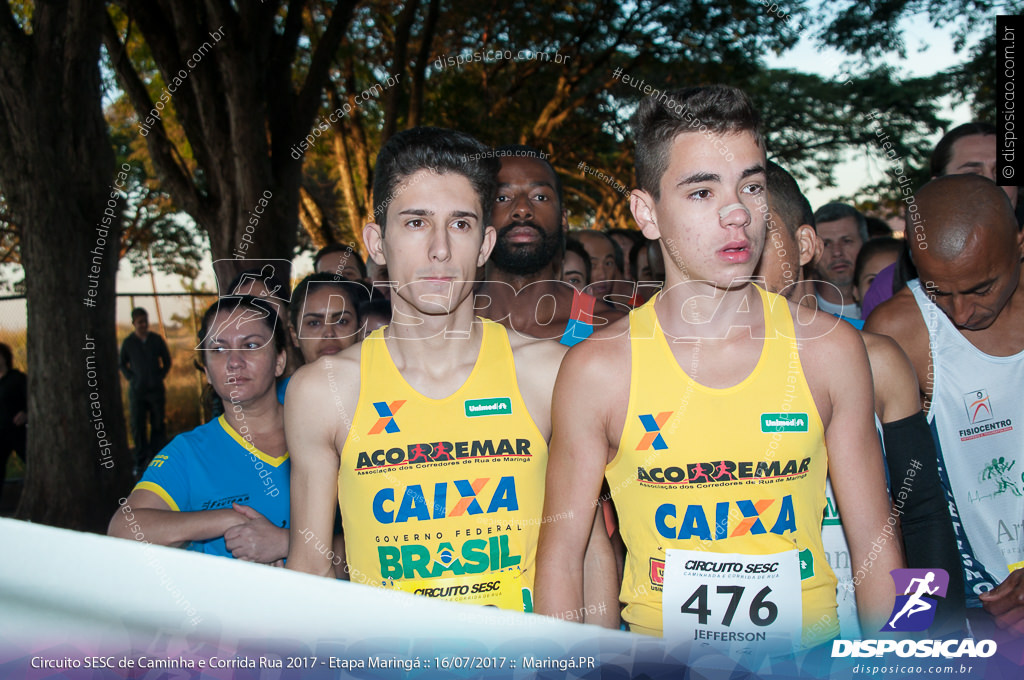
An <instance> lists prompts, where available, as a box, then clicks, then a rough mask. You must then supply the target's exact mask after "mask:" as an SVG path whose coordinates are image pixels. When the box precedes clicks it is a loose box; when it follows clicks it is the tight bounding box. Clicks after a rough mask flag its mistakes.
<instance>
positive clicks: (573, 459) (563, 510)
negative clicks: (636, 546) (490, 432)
mask: <svg viewBox="0 0 1024 680" xmlns="http://www.w3.org/2000/svg"><path fill="white" fill-rule="evenodd" d="M585 356H586V355H584V354H581V353H580V352H579V351H576V350H571V351H570V352H569V353H568V354H567V355H566V357H565V360H564V361H563V362H562V368H561V370H560V371H559V374H558V379H557V381H556V382H555V389H554V395H553V397H552V409H551V410H552V435H551V446H550V450H549V457H548V470H547V481H546V487H545V494H544V516H546V517H561V518H562V519H559V520H558V521H555V522H546V523H544V524H542V525H541V528H540V540H539V544H538V546H537V578H536V588H537V612H538V613H540V614H546V615H549V616H559V617H563V618H570V619H572V618H574V617H576V618H578V614H575V613H577V612H580V611H581V610H583V609H584V593H583V590H584V587H583V581H584V577H583V574H584V557H585V555H586V551H587V544H588V542H589V541H590V537H591V535H592V530H593V528H594V524H595V522H594V514H595V513H596V512H597V509H598V504H597V502H596V501H597V497H598V495H599V493H600V490H601V480H602V479H603V477H604V468H605V461H606V459H607V452H608V447H609V445H608V437H607V434H606V431H605V418H604V416H603V405H602V404H600V403H599V402H600V395H601V394H602V393H603V388H602V387H601V386H600V385H599V384H595V383H599V381H600V372H599V371H594V370H588V366H587V362H586V360H585V359H584V357H585ZM595 547H596V546H595ZM612 566H614V565H612ZM591 573H592V574H593V576H594V580H592V581H591V583H590V584H589V585H590V586H592V587H593V588H594V589H596V590H592V591H591V592H597V593H605V592H609V590H614V588H615V580H616V579H615V569H614V568H607V569H597V570H593V571H592V572H591ZM588 589H589V588H588ZM616 601H617V600H616Z"/></svg>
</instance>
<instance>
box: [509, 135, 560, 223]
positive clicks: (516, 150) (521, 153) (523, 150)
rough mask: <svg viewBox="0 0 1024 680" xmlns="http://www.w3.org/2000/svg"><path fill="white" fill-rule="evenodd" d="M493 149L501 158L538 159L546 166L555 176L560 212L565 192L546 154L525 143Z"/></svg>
mask: <svg viewBox="0 0 1024 680" xmlns="http://www.w3.org/2000/svg"><path fill="white" fill-rule="evenodd" d="M494 151H495V154H496V155H497V156H499V157H502V158H506V157H507V158H529V159H531V160H535V161H540V162H541V163H543V164H544V165H546V166H548V170H550V171H551V176H552V177H554V178H555V196H557V197H558V212H562V206H563V205H564V204H565V194H564V192H563V191H562V178H561V177H559V176H558V171H557V170H555V166H553V165H551V161H549V160H548V159H547V155H546V154H544V153H543V152H542V151H541V150H540V149H537V148H535V147H532V146H527V145H526V144H506V145H505V146H499V147H498V148H497V149H495V150H494ZM499 169H500V161H499Z"/></svg>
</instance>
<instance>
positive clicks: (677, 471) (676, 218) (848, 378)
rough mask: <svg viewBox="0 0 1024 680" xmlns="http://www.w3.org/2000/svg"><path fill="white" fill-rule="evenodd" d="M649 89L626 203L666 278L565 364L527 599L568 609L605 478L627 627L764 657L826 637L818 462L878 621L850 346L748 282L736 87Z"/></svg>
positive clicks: (743, 147) (750, 185)
mask: <svg viewBox="0 0 1024 680" xmlns="http://www.w3.org/2000/svg"><path fill="white" fill-rule="evenodd" d="M666 94H667V95H668V96H669V97H670V102H669V103H670V104H672V106H671V108H670V107H668V106H666V105H665V104H664V103H662V102H661V101H659V100H658V99H655V98H653V97H652V98H648V99H646V100H644V101H642V102H641V104H640V108H639V111H638V113H637V118H636V123H635V126H636V127H635V136H636V141H637V149H636V167H637V184H638V186H639V189H637V190H635V191H634V192H633V194H632V196H631V201H630V208H631V210H632V212H633V216H634V218H635V219H636V221H637V223H638V225H639V226H640V228H641V229H642V231H643V233H644V235H645V236H647V237H648V238H651V239H659V240H660V247H661V251H662V254H663V256H664V259H665V265H666V277H667V278H666V282H665V288H664V291H663V292H661V293H659V294H658V295H657V296H656V297H655V298H653V299H652V300H651V301H650V302H648V303H647V304H646V305H644V306H643V307H640V308H638V309H636V310H634V311H633V312H632V313H631V314H630V315H629V318H628V319H623V320H621V321H618V322H616V323H615V324H613V325H611V326H610V327H608V328H606V329H601V330H599V331H598V332H596V333H595V334H594V336H593V337H592V338H591V339H590V340H589V341H588V342H587V343H585V344H584V345H582V346H581V347H580V348H578V349H572V350H570V351H569V353H568V354H567V355H566V358H565V361H564V362H563V365H562V368H561V372H560V374H559V377H558V380H557V383H556V386H555V395H554V400H553V404H554V406H553V412H552V419H553V433H552V441H551V457H550V462H549V465H548V476H547V489H548V494H547V498H546V504H545V513H548V514H550V513H563V514H565V515H568V516H569V517H571V519H567V520H563V521H558V522H552V523H548V524H546V525H544V527H543V528H542V531H541V536H540V547H539V548H538V556H537V605H538V607H537V608H538V611H539V612H540V613H544V614H554V615H557V614H558V613H559V612H561V611H564V610H572V609H576V608H578V607H579V606H580V605H579V602H580V598H581V593H582V588H581V574H582V568H581V565H582V556H583V549H584V547H585V546H586V543H587V536H588V529H589V524H588V522H589V518H590V513H592V512H593V508H594V499H595V498H596V496H597V494H598V492H599V489H600V487H601V478H602V476H604V477H607V480H608V484H609V486H610V488H611V497H612V500H613V502H614V503H615V505H616V508H617V510H618V513H619V521H620V530H621V532H622V537H623V540H624V541H625V544H626V548H627V558H626V566H625V572H624V576H623V582H622V584H621V590H620V595H619V599H620V600H621V601H622V602H623V604H624V605H625V608H624V609H623V612H622V616H623V618H624V619H625V621H626V623H627V624H628V625H629V627H630V630H632V631H634V632H639V633H646V634H650V635H664V636H665V637H666V638H673V639H675V640H679V641H684V640H690V641H698V642H700V643H709V644H712V645H715V646H724V645H728V644H733V643H750V644H751V645H752V646H755V647H757V648H769V647H771V648H773V649H775V650H778V651H780V652H785V651H791V650H799V649H801V648H807V647H811V646H815V645H817V644H820V643H821V642H824V641H826V640H829V639H830V638H832V637H835V636H836V635H837V634H838V618H837V616H836V590H835V589H836V580H835V576H834V575H833V573H832V571H831V569H830V568H829V566H828V563H827V562H826V560H825V556H824V554H823V552H822V542H821V518H822V511H823V509H824V506H825V476H826V472H831V474H832V479H833V481H834V486H835V491H836V496H837V499H838V502H839V505H840V511H841V512H842V513H844V516H845V517H849V518H850V519H849V523H848V526H847V534H848V539H849V544H850V551H851V553H852V558H853V561H854V562H856V563H860V562H861V561H862V560H864V559H867V558H868V555H869V553H871V554H872V557H873V559H871V560H870V561H871V562H872V568H871V569H870V570H869V571H868V573H867V574H866V575H865V576H864V578H863V579H861V581H860V582H859V584H858V585H857V592H856V596H857V601H858V604H859V606H860V612H861V614H862V621H864V620H866V623H867V625H868V626H871V625H875V624H877V625H875V627H874V630H878V626H879V625H881V623H883V622H884V620H885V617H886V616H887V615H888V613H889V611H890V610H891V607H892V603H893V601H894V593H893V586H892V581H891V580H890V578H889V570H890V569H894V568H898V567H901V566H903V559H902V555H901V554H900V552H899V548H898V547H897V546H894V545H893V543H892V542H889V544H888V545H886V546H883V547H882V548H881V550H880V551H874V549H873V547H872V541H873V540H874V539H875V538H876V537H877V536H879V535H880V534H881V532H882V529H883V527H885V526H886V521H887V518H888V509H889V501H888V495H887V493H886V488H885V476H884V471H883V466H882V458H881V455H880V452H879V443H878V437H877V435H876V433H875V428H874V423H873V419H872V408H873V405H872V394H871V377H870V373H869V368H868V362H867V357H866V355H865V350H864V345H863V343H862V342H861V340H860V338H859V337H858V336H857V333H856V331H854V329H853V328H852V327H845V326H840V325H838V324H837V322H836V320H835V319H834V318H832V317H826V315H819V314H812V315H808V314H807V312H806V310H805V311H804V312H803V313H802V314H801V316H800V317H799V319H800V323H796V324H795V323H794V319H795V318H797V316H796V309H797V308H796V307H795V306H794V305H793V304H792V303H788V302H787V301H786V300H785V299H784V298H781V297H779V296H776V295H772V294H769V293H767V292H765V291H764V290H762V289H761V288H759V287H757V286H755V285H753V284H752V283H750V277H751V275H752V273H753V270H754V267H755V265H756V264H757V261H758V258H759V256H760V254H761V249H762V247H763V245H764V240H765V220H764V215H763V212H761V211H758V209H757V208H758V203H759V202H760V203H763V200H759V199H760V197H761V194H762V193H763V192H764V190H765V147H764V142H763V139H762V137H761V134H760V131H759V129H758V116H757V114H756V112H755V111H754V109H753V106H752V104H751V103H750V101H749V99H748V98H747V96H746V95H745V94H743V93H742V92H741V91H739V90H736V89H734V88H728V87H721V86H715V87H707V88H694V89H689V90H683V91H677V92H669V93H666ZM662 99H664V97H662ZM808 316H810V319H807V317H808ZM826 447H827V454H826ZM854 503H857V506H856V508H855V507H854ZM613 574H614V572H610V573H609V574H608V578H613ZM866 629H869V628H866ZM773 643H775V644H774V645H773Z"/></svg>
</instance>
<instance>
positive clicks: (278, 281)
mask: <svg viewBox="0 0 1024 680" xmlns="http://www.w3.org/2000/svg"><path fill="white" fill-rule="evenodd" d="M267 266H270V265H263V266H262V267H253V268H252V269H246V270H245V271H241V272H238V274H236V275H235V278H233V279H231V283H229V284H228V293H227V294H228V295H233V296H234V295H235V290H236V289H237V288H238V286H239V285H240V284H241V283H242V279H244V278H246V277H249V276H259V275H260V274H262V273H263V271H264V269H265V268H266V267H267ZM269 281H270V283H272V284H274V285H275V286H277V287H278V288H279V289H280V290H281V291H282V293H281V294H280V295H271V296H270V297H273V298H274V299H276V300H282V301H284V302H287V301H288V300H289V299H290V296H289V294H288V282H287V281H285V280H284V279H282V278H281V277H279V276H278V275H277V274H276V273H275V274H272V275H271V276H270V278H269ZM235 297H238V296H235ZM242 297H256V296H242Z"/></svg>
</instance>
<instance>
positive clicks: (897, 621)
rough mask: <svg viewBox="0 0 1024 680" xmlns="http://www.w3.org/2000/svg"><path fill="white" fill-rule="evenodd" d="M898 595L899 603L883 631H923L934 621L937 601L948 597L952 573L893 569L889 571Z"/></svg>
mask: <svg viewBox="0 0 1024 680" xmlns="http://www.w3.org/2000/svg"><path fill="white" fill-rule="evenodd" d="M889 573H890V574H891V575H892V580H893V583H894V584H895V585H896V592H897V593H903V594H902V595H897V596H896V604H895V605H893V608H892V616H891V617H890V619H889V622H888V623H886V624H885V625H884V626H882V630H883V631H922V630H925V629H927V628H928V626H930V625H932V622H933V621H935V609H936V607H937V606H938V598H940V597H946V589H947V588H948V587H949V574H948V573H946V570H945V569H893V570H892V571H891V572H889Z"/></svg>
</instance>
